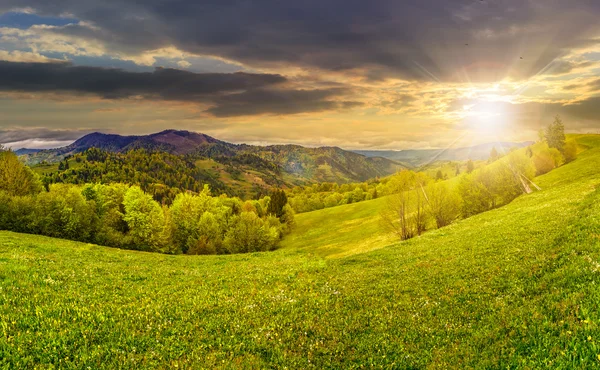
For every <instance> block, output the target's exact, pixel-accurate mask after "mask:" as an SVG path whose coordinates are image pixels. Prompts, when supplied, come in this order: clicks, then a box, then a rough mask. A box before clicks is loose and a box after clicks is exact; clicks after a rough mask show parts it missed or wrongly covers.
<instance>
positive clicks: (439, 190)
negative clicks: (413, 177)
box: [426, 182, 461, 229]
mask: <svg viewBox="0 0 600 370" xmlns="http://www.w3.org/2000/svg"><path fill="white" fill-rule="evenodd" d="M426 194H427V211H428V212H429V214H430V215H431V217H432V218H433V219H434V220H435V223H436V226H437V227H438V229H439V228H440V227H444V226H447V225H450V224H451V223H452V222H454V221H455V220H456V219H457V218H458V217H459V216H460V207H461V199H460V196H459V195H458V194H457V193H456V192H455V191H452V190H451V189H450V188H449V187H448V185H447V184H446V183H444V182H438V183H431V184H429V185H428V186H427V190H426Z"/></svg>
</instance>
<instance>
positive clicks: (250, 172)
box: [20, 130, 404, 196]
mask: <svg viewBox="0 0 600 370" xmlns="http://www.w3.org/2000/svg"><path fill="white" fill-rule="evenodd" d="M91 148H97V149H100V150H102V151H105V152H107V153H114V154H118V155H117V156H116V157H118V160H117V162H118V163H119V165H123V166H133V164H132V163H131V161H129V160H128V155H127V154H128V153H130V152H132V151H139V150H143V151H145V152H147V153H165V154H166V155H164V156H168V155H175V156H180V157H181V158H180V160H182V161H183V160H185V161H186V162H189V163H192V164H191V166H196V171H197V172H198V174H197V175H196V176H193V178H194V184H192V185H190V186H189V187H180V188H179V189H180V190H193V189H194V188H198V187H199V188H202V185H203V184H205V183H206V184H209V185H211V186H212V187H213V189H216V190H218V191H219V192H226V193H228V194H236V195H241V196H252V195H255V194H257V193H259V192H261V191H263V192H264V191H267V190H268V189H270V188H271V187H274V186H283V187H292V186H295V185H304V184H312V183H317V182H336V183H348V182H361V181H366V180H368V179H371V178H375V177H378V176H387V175H390V174H392V173H395V172H397V171H398V170H400V169H402V168H404V167H403V166H402V165H401V164H398V163H396V162H394V161H392V160H389V159H385V158H380V157H376V158H367V157H365V156H363V155H360V154H356V153H353V152H349V151H345V150H342V149H340V148H336V147H322V148H305V147H302V146H298V145H272V146H265V147H262V146H253V145H246V144H240V145H238V144H231V143H227V142H224V141H220V140H217V139H215V138H212V137H210V136H208V135H204V134H199V133H194V132H188V131H175V130H166V131H163V132H160V133H156V134H152V135H146V136H120V135H108V134H101V133H93V134H89V135H86V136H84V137H82V138H80V139H79V140H77V141H75V142H74V143H73V144H71V145H69V146H66V147H63V148H58V149H49V150H41V151H37V152H28V151H27V150H26V149H22V150H21V151H20V153H27V154H23V155H22V156H21V159H22V160H23V161H24V162H25V163H27V164H29V165H38V167H37V168H36V170H37V171H38V172H39V173H42V174H45V175H47V174H54V175H58V172H59V163H58V162H60V161H62V160H64V159H65V158H67V159H69V161H70V166H69V167H70V168H71V169H73V170H76V169H77V168H79V167H81V166H82V165H78V164H75V163H73V161H72V159H73V158H72V157H73V156H75V157H76V156H77V155H78V154H81V153H84V152H85V151H86V150H88V149H91ZM164 156H163V157H164ZM83 157H85V156H83ZM103 157H106V156H103ZM113 157H115V156H114V155H113V156H111V157H110V158H113ZM176 161H179V160H176ZM167 162H169V161H167ZM170 162H173V160H170ZM78 163H79V162H78ZM113 167H114V166H113ZM150 167H151V166H150ZM163 167H164V166H163ZM138 171H141V173H140V175H139V176H142V177H149V179H148V181H146V182H147V183H150V184H154V185H167V186H172V185H171V184H169V183H167V182H165V181H158V180H157V179H155V178H154V177H155V176H151V175H152V173H147V172H144V170H143V169H138ZM148 171H152V169H151V168H150V169H148ZM108 174H110V171H106V175H108ZM74 176H75V177H76V178H78V177H80V176H79V174H74ZM54 177H56V176H54ZM111 178H114V176H113V177H111ZM95 180H96V181H105V178H104V177H101V178H98V179H95ZM51 181H54V180H51ZM60 181H65V182H74V181H71V180H70V179H69V178H64V176H63V178H62V179H60ZM121 181H127V179H126V178H124V179H122V180H121Z"/></svg>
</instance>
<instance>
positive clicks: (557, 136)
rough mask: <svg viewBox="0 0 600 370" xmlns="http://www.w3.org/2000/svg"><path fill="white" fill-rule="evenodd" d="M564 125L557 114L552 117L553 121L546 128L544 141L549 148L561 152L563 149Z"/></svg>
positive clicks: (564, 140)
mask: <svg viewBox="0 0 600 370" xmlns="http://www.w3.org/2000/svg"><path fill="white" fill-rule="evenodd" d="M566 141H567V139H566V137H565V125H564V124H563V122H562V120H561V119H560V117H559V116H556V117H555V118H554V122H553V123H552V124H551V125H550V126H548V128H547V129H546V142H547V143H548V146H549V147H550V148H556V149H558V150H559V151H560V152H561V153H562V152H564V150H565V142H566Z"/></svg>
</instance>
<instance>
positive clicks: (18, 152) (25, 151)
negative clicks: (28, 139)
mask: <svg viewBox="0 0 600 370" xmlns="http://www.w3.org/2000/svg"><path fill="white" fill-rule="evenodd" d="M41 150H42V149H27V148H21V149H17V150H15V154H16V155H26V154H32V153H37V152H39V151H41Z"/></svg>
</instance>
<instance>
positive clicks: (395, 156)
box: [354, 141, 533, 167]
mask: <svg viewBox="0 0 600 370" xmlns="http://www.w3.org/2000/svg"><path fill="white" fill-rule="evenodd" d="M531 144H533V141H525V142H520V143H511V142H498V143H486V144H480V145H475V146H470V147H465V148H448V149H409V150H355V151H354V152H355V153H358V154H361V155H364V156H366V157H369V158H387V159H390V160H393V161H395V162H399V163H402V164H404V165H407V166H408V167H420V166H423V165H427V164H429V163H433V162H436V161H466V160H469V159H471V160H474V161H475V160H486V159H488V158H489V157H490V152H491V151H492V149H493V148H496V150H497V151H498V153H500V154H502V153H508V152H509V151H510V150H511V149H512V148H523V147H527V146H529V145H531Z"/></svg>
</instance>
